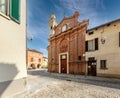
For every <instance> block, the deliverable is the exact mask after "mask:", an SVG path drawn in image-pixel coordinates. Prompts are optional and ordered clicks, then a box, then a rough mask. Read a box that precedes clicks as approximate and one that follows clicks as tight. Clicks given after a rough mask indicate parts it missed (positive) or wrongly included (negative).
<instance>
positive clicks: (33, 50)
mask: <svg viewBox="0 0 120 98" xmlns="http://www.w3.org/2000/svg"><path fill="white" fill-rule="evenodd" d="M27 51H32V52H36V53H40V54H43V53H42V52H40V51H38V50H35V49H27Z"/></svg>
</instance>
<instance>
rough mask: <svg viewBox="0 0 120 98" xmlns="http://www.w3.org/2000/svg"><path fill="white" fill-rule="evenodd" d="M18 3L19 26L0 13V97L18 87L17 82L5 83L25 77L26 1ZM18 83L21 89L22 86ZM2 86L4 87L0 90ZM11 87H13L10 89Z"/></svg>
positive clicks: (22, 0) (14, 90) (21, 0)
mask: <svg viewBox="0 0 120 98" xmlns="http://www.w3.org/2000/svg"><path fill="white" fill-rule="evenodd" d="M20 2H21V4H20V6H21V7H20V8H21V9H20V24H19V23H16V22H15V21H13V20H12V19H10V18H9V17H6V16H4V15H2V14H1V13H0V83H2V84H0V97H1V96H2V95H3V96H7V95H9V94H10V95H11V94H12V93H13V92H16V90H17V88H16V89H15V87H17V86H19V84H17V83H19V82H10V83H7V81H13V80H18V79H23V78H25V77H27V72H26V0H20ZM22 81H23V80H22ZM4 83H6V84H4ZM13 83H16V85H17V86H16V85H12V84H13ZM20 83H21V89H22V87H23V84H22V82H20ZM3 84H4V85H5V87H3V88H2V86H1V85H3ZM8 84H9V85H8ZM11 85H12V87H13V86H15V87H13V88H12V87H11ZM24 85H25V84H24ZM18 89H20V88H18ZM12 91H13V92H12ZM1 93H2V94H1ZM4 98H5V97H4Z"/></svg>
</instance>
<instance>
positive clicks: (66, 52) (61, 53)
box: [59, 52, 69, 74]
mask: <svg viewBox="0 0 120 98" xmlns="http://www.w3.org/2000/svg"><path fill="white" fill-rule="evenodd" d="M64 54H66V55H67V74H69V53H68V52H64V53H60V54H59V73H61V55H64Z"/></svg>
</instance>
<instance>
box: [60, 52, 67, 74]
mask: <svg viewBox="0 0 120 98" xmlns="http://www.w3.org/2000/svg"><path fill="white" fill-rule="evenodd" d="M60 61H61V73H67V54H63V55H61V56H60Z"/></svg>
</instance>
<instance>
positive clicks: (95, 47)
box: [86, 38, 98, 51]
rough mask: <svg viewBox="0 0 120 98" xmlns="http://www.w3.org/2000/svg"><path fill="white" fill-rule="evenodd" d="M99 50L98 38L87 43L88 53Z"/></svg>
mask: <svg viewBox="0 0 120 98" xmlns="http://www.w3.org/2000/svg"><path fill="white" fill-rule="evenodd" d="M93 50H98V38H95V39H93V40H89V41H86V51H93Z"/></svg>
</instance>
